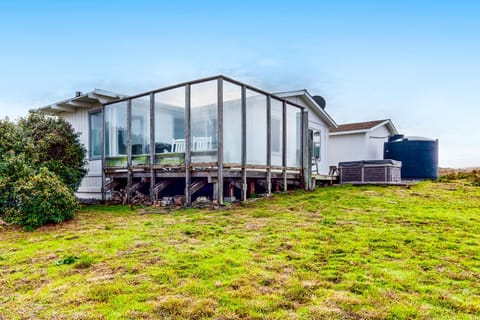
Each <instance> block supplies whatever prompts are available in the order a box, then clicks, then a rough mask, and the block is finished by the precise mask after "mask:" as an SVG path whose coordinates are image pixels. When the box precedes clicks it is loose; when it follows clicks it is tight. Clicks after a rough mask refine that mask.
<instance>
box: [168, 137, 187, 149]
mask: <svg viewBox="0 0 480 320" xmlns="http://www.w3.org/2000/svg"><path fill="white" fill-rule="evenodd" d="M170 152H185V139H172V150H171V151H170Z"/></svg>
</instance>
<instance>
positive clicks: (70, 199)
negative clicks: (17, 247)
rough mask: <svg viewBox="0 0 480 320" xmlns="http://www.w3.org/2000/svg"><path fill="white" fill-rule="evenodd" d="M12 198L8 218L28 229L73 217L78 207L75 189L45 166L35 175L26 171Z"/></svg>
mask: <svg viewBox="0 0 480 320" xmlns="http://www.w3.org/2000/svg"><path fill="white" fill-rule="evenodd" d="M12 201H13V205H11V206H10V207H9V208H8V209H7V210H6V212H5V220H6V221H7V222H9V223H14V224H18V225H21V226H23V227H25V228H26V229H27V230H31V229H34V228H37V227H39V226H42V225H44V224H46V223H50V222H54V223H59V222H61V221H64V220H68V219H71V218H73V216H74V213H75V210H76V209H77V203H76V201H75V197H74V195H73V193H72V190H71V189H70V188H68V187H67V186H66V185H65V184H64V183H63V182H62V181H61V180H60V179H59V178H58V177H57V176H56V175H55V174H54V173H52V172H50V171H49V170H48V169H47V168H44V167H42V168H40V170H39V172H38V174H34V175H33V176H29V175H28V174H23V175H22V177H21V178H20V179H19V180H18V181H17V182H16V183H15V185H14V190H13V199H12Z"/></svg>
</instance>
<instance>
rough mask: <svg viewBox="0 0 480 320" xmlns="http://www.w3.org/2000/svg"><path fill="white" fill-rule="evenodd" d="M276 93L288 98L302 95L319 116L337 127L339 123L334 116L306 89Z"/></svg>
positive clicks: (330, 125)
mask: <svg viewBox="0 0 480 320" xmlns="http://www.w3.org/2000/svg"><path fill="white" fill-rule="evenodd" d="M274 95H276V96H278V97H280V98H288V97H300V98H301V99H302V100H303V101H304V102H305V103H306V105H307V106H308V107H309V108H310V109H311V110H312V111H313V112H315V114H316V115H317V116H319V117H320V119H322V120H323V121H325V123H326V124H327V125H328V126H329V127H333V128H336V127H337V123H336V122H335V121H334V120H333V118H332V117H331V116H330V115H329V114H328V113H327V112H326V111H325V109H323V108H322V107H320V106H319V105H318V103H317V102H316V101H315V99H313V97H312V95H311V94H310V93H309V92H308V91H307V90H306V89H302V90H296V91H285V92H277V93H275V94H274Z"/></svg>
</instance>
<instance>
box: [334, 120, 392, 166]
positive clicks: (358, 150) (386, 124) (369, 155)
mask: <svg viewBox="0 0 480 320" xmlns="http://www.w3.org/2000/svg"><path fill="white" fill-rule="evenodd" d="M395 134H398V131H397V129H396V128H395V126H394V125H393V123H392V121H391V120H390V119H384V120H374V121H367V122H357V123H346V124H341V125H338V127H337V128H332V129H331V130H330V136H329V137H330V139H329V144H328V165H329V166H338V163H339V162H343V161H357V160H380V159H383V144H384V142H386V141H387V140H388V137H390V136H392V135H395Z"/></svg>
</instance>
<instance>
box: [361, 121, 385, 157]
mask: <svg viewBox="0 0 480 320" xmlns="http://www.w3.org/2000/svg"><path fill="white" fill-rule="evenodd" d="M389 135H390V131H389V130H388V129H387V127H386V126H381V127H378V128H376V129H375V130H372V131H370V132H368V133H367V158H366V160H380V159H383V143H384V142H386V141H387V140H388V136H389Z"/></svg>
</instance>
